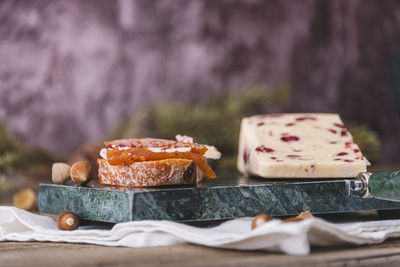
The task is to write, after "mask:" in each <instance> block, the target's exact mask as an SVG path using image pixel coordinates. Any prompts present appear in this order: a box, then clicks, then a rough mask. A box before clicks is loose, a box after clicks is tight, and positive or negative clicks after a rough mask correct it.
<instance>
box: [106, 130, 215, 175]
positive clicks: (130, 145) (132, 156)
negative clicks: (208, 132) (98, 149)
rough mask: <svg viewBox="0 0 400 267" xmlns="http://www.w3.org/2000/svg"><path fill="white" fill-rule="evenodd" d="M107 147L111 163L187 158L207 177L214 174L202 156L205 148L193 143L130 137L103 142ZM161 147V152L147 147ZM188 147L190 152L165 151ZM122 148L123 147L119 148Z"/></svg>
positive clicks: (108, 158)
mask: <svg viewBox="0 0 400 267" xmlns="http://www.w3.org/2000/svg"><path fill="white" fill-rule="evenodd" d="M105 145H106V146H107V148H109V149H108V150H107V160H108V162H109V163H110V164H111V165H121V164H131V163H133V162H140V161H151V160H163V159H171V158H177V159H189V160H193V162H194V163H195V164H196V166H197V167H199V169H200V170H202V171H203V172H204V173H205V174H206V175H207V176H208V177H210V178H215V177H216V175H215V173H214V171H213V170H212V169H211V167H210V166H209V165H208V164H207V160H206V158H205V157H203V155H204V153H205V152H206V151H207V148H206V147H204V146H201V145H199V144H195V143H183V142H178V141H172V140H164V139H156V138H132V139H123V140H115V141H112V142H105ZM149 147H151V148H161V152H152V151H150V150H149V149H148V148H149ZM180 147H190V152H166V151H163V150H166V149H171V148H180ZM119 148H123V149H119Z"/></svg>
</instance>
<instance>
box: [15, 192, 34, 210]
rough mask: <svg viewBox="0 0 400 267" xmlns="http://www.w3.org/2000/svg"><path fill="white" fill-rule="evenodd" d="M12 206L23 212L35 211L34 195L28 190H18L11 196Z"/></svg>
mask: <svg viewBox="0 0 400 267" xmlns="http://www.w3.org/2000/svg"><path fill="white" fill-rule="evenodd" d="M13 205H14V207H17V208H20V209H23V210H34V209H37V205H38V203H37V196H36V193H35V192H34V191H33V190H32V189H30V188H25V189H21V190H19V191H18V192H17V193H15V194H14V195H13Z"/></svg>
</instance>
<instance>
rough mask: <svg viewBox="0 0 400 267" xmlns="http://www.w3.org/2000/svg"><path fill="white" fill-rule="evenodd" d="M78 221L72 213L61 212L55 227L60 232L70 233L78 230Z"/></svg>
mask: <svg viewBox="0 0 400 267" xmlns="http://www.w3.org/2000/svg"><path fill="white" fill-rule="evenodd" d="M78 226H79V219H78V216H76V215H75V214H74V213H72V212H63V213H61V214H60V215H58V217H57V227H58V229H60V230H65V231H72V230H76V229H78Z"/></svg>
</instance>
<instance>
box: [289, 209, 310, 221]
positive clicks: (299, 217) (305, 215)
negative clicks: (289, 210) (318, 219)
mask: <svg viewBox="0 0 400 267" xmlns="http://www.w3.org/2000/svg"><path fill="white" fill-rule="evenodd" d="M312 217H314V216H313V215H312V213H311V212H309V211H308V210H307V211H304V212H302V213H300V214H299V215H297V216H296V217H290V218H287V219H285V220H283V222H299V221H302V220H305V219H308V218H312Z"/></svg>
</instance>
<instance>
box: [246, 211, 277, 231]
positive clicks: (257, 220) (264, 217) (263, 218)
mask: <svg viewBox="0 0 400 267" xmlns="http://www.w3.org/2000/svg"><path fill="white" fill-rule="evenodd" d="M272 219H273V218H272V216H270V215H268V214H259V215H257V216H256V217H254V219H253V222H252V223H251V229H255V228H257V227H259V226H260V225H262V224H264V223H265V222H268V221H271V220H272Z"/></svg>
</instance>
